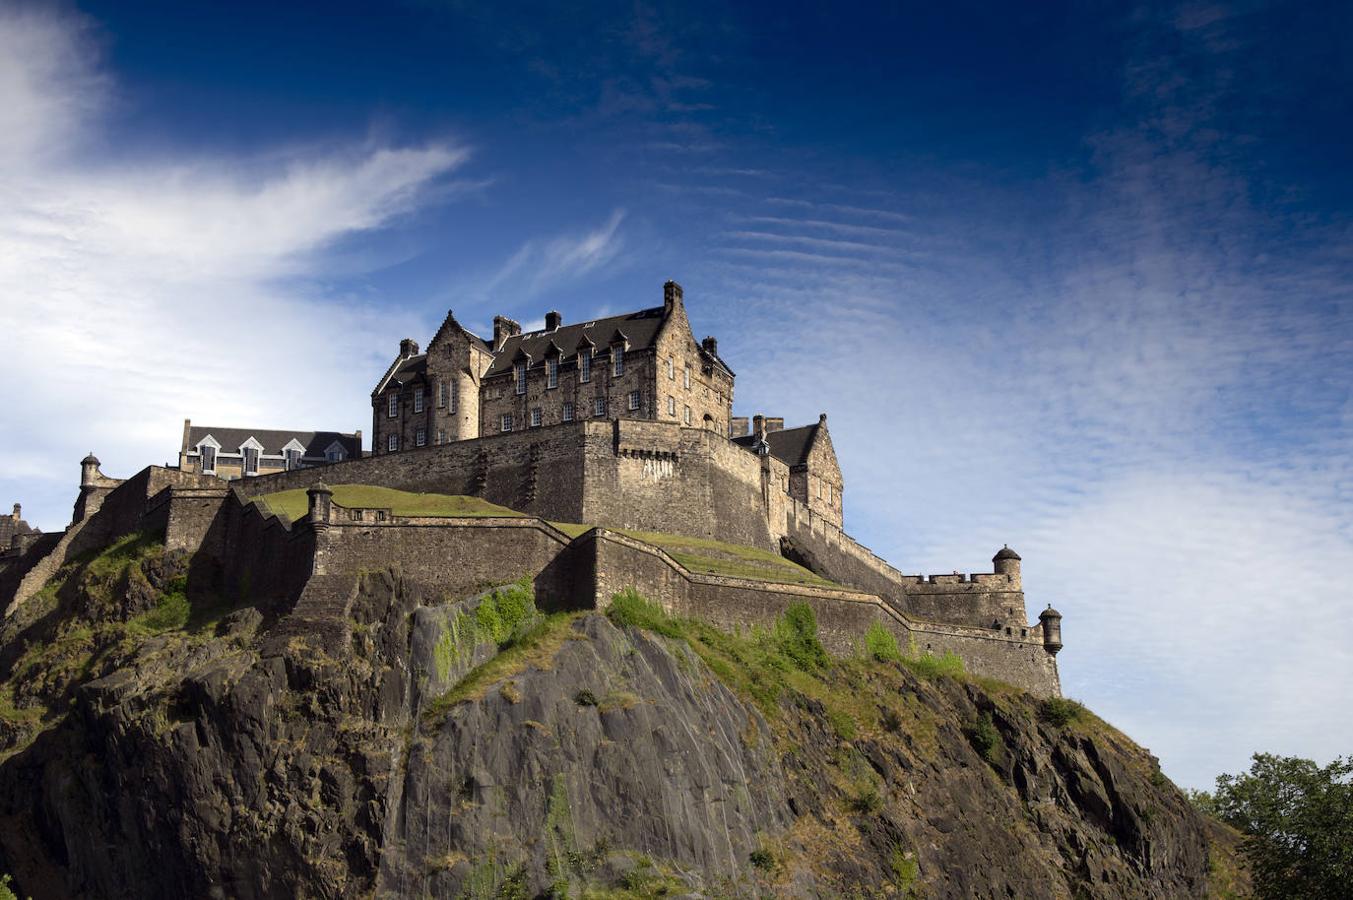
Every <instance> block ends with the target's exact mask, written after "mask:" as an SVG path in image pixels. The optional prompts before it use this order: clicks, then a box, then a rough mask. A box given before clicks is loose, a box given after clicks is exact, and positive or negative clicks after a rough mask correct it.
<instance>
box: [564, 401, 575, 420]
mask: <svg viewBox="0 0 1353 900" xmlns="http://www.w3.org/2000/svg"><path fill="white" fill-rule="evenodd" d="M564 421H565V422H572V421H573V404H572V403H565V404H564Z"/></svg>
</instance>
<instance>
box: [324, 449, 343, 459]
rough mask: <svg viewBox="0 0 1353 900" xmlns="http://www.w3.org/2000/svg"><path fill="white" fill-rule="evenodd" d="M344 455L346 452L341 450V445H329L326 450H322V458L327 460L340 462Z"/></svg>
mask: <svg viewBox="0 0 1353 900" xmlns="http://www.w3.org/2000/svg"><path fill="white" fill-rule="evenodd" d="M346 455H347V454H345V453H344V452H343V448H342V447H330V448H329V449H328V450H325V451H324V458H325V459H327V460H328V461H329V462H342V461H343V457H344V456H346Z"/></svg>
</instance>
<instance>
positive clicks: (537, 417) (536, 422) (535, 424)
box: [531, 407, 543, 428]
mask: <svg viewBox="0 0 1353 900" xmlns="http://www.w3.org/2000/svg"><path fill="white" fill-rule="evenodd" d="M542 420H543V417H542V416H541V414H540V407H536V408H535V409H533V410H531V427H532V428H539V427H540V423H541V421H542Z"/></svg>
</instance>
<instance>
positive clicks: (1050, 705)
mask: <svg viewBox="0 0 1353 900" xmlns="http://www.w3.org/2000/svg"><path fill="white" fill-rule="evenodd" d="M1084 712H1085V707H1084V706H1082V705H1081V704H1079V703H1077V702H1076V701H1075V700H1068V699H1066V698H1065V697H1049V698H1047V699H1046V700H1044V701H1043V702H1042V703H1040V704H1038V718H1040V719H1042V720H1043V721H1044V722H1047V723H1048V724H1049V725H1051V726H1053V727H1054V728H1063V727H1065V726H1067V725H1069V724H1070V723H1072V722H1074V721H1076V720H1077V719H1079V718H1080V717H1081V714H1082V713H1084Z"/></svg>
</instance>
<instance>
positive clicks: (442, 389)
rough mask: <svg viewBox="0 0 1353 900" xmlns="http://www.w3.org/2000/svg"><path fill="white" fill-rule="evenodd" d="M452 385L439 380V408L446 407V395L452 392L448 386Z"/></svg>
mask: <svg viewBox="0 0 1353 900" xmlns="http://www.w3.org/2000/svg"><path fill="white" fill-rule="evenodd" d="M448 387H450V385H448V384H447V383H446V382H445V381H439V382H437V408H438V409H445V408H446V396H447V394H449V393H451V392H450V391H449V390H447V388H448Z"/></svg>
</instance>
